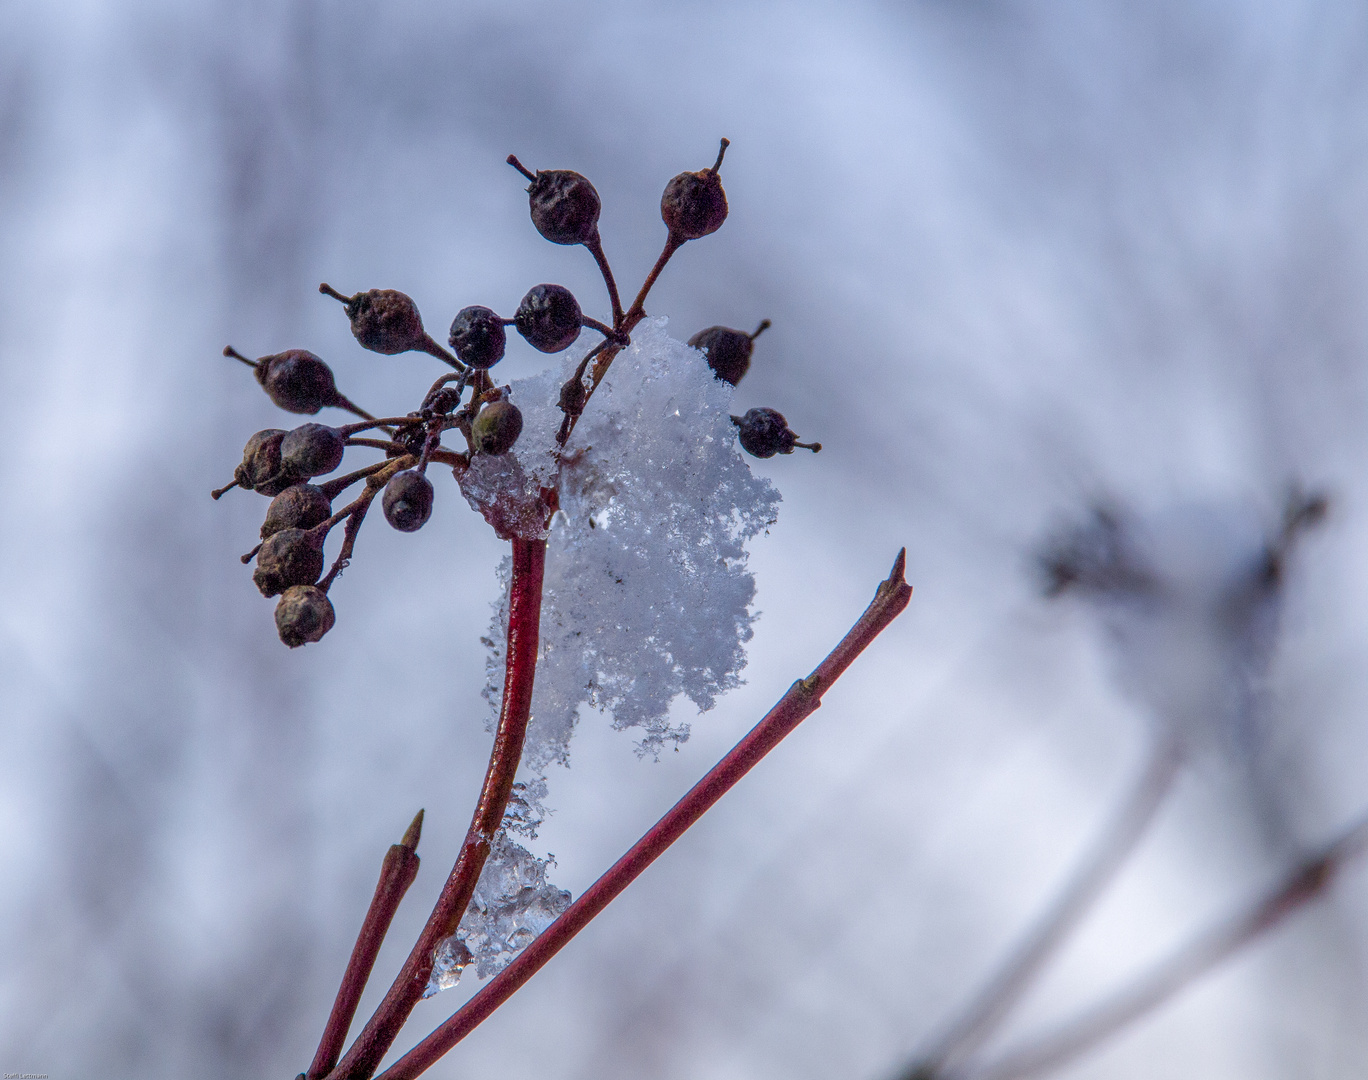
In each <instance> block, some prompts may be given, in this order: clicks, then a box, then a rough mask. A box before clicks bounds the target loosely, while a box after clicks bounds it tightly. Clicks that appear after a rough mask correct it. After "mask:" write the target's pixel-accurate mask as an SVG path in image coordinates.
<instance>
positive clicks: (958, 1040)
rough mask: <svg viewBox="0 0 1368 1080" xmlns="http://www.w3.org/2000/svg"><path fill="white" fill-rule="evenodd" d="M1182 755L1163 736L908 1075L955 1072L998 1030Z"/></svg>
mask: <svg viewBox="0 0 1368 1080" xmlns="http://www.w3.org/2000/svg"><path fill="white" fill-rule="evenodd" d="M1182 761H1183V755H1182V750H1181V747H1180V745H1179V742H1178V740H1177V739H1176V738H1174V737H1173V736H1172V735H1163V736H1160V737H1159V738H1158V741H1157V742H1156V743H1155V745H1154V747H1153V748H1152V749H1151V751H1150V753H1149V757H1148V760H1147V761H1146V763H1145V768H1144V769H1143V770H1142V772H1141V774H1140V776H1139V777H1138V778H1137V780H1136V781H1135V784H1134V786H1133V787H1132V788H1131V791H1130V793H1129V794H1128V795H1127V796H1126V799H1125V801H1124V802H1123V803H1122V805H1121V807H1120V809H1119V810H1118V811H1117V813H1116V816H1115V817H1114V818H1113V819H1112V821H1111V822H1109V823H1108V825H1107V827H1106V829H1105V830H1104V831H1103V832H1102V834H1101V836H1099V837H1098V838H1097V840H1096V841H1095V843H1094V844H1093V846H1092V847H1091V849H1089V851H1088V852H1087V853H1086V854H1085V855H1084V857H1083V859H1082V860H1081V862H1080V863H1079V864H1078V866H1077V867H1075V869H1074V871H1073V876H1072V877H1071V878H1070V879H1069V881H1068V882H1067V883H1066V884H1065V886H1064V888H1063V889H1062V890H1061V891H1060V893H1059V895H1058V896H1057V897H1056V898H1055V900H1054V903H1053V904H1052V905H1051V906H1050V907H1049V909H1048V910H1047V911H1046V912H1045V913H1044V914H1043V915H1042V916H1041V917H1040V919H1039V921H1038V922H1037V923H1036V924H1035V926H1034V927H1032V928H1031V929H1030V930H1029V931H1028V932H1027V934H1026V935H1025V937H1024V938H1023V939H1022V940H1021V942H1020V943H1019V944H1018V945H1017V947H1016V948H1015V950H1014V951H1013V952H1012V954H1011V955H1010V956H1009V957H1008V958H1007V960H1006V962H1005V963H1004V964H1003V965H1002V966H1001V968H999V969H998V971H997V972H996V974H994V975H993V977H992V978H991V979H989V981H988V983H987V985H985V986H984V987H983V988H982V990H980V991H979V993H978V995H977V997H975V998H974V999H973V1000H972V1001H971V1002H970V1003H969V1004H968V1005H967V1006H966V1007H965V1008H964V1009H963V1010H962V1011H961V1012H960V1014H959V1015H958V1016H957V1017H956V1019H955V1020H954V1021H953V1022H952V1023H951V1024H950V1025H949V1026H948V1027H947V1028H946V1029H945V1031H944V1032H943V1033H942V1034H941V1035H940V1037H939V1038H938V1039H937V1040H936V1041H935V1043H934V1044H933V1045H932V1046H931V1047H930V1048H928V1049H927V1050H926V1051H924V1052H923V1053H922V1054H921V1056H920V1058H919V1060H918V1061H917V1062H916V1063H915V1064H914V1065H913V1066H912V1067H911V1068H910V1069H909V1070H908V1071H907V1072H906V1073H905V1080H914V1078H925V1080H929V1078H931V1077H938V1076H946V1075H953V1074H954V1069H955V1066H956V1065H957V1064H959V1063H960V1062H962V1061H964V1060H965V1059H966V1058H968V1057H969V1056H970V1055H971V1054H972V1053H973V1052H974V1051H975V1050H977V1049H978V1048H979V1047H980V1046H981V1045H982V1044H983V1042H984V1041H985V1040H986V1039H987V1038H988V1037H989V1036H990V1035H992V1033H993V1032H994V1031H995V1030H997V1028H998V1027H999V1026H1000V1025H1001V1023H1002V1021H1003V1020H1004V1019H1006V1017H1007V1015H1008V1014H1009V1013H1010V1012H1011V1010H1012V1008H1013V1007H1014V1006H1015V1005H1016V1004H1017V1002H1019V1001H1020V1000H1021V998H1022V995H1024V994H1025V993H1026V991H1027V990H1028V989H1030V987H1031V986H1032V984H1033V983H1034V982H1035V980H1036V978H1037V977H1038V976H1039V974H1040V972H1041V970H1042V969H1043V968H1044V967H1045V965H1046V964H1047V963H1048V962H1049V960H1050V958H1051V957H1053V956H1054V955H1055V953H1057V952H1058V951H1059V948H1060V947H1061V946H1062V945H1063V944H1064V942H1065V941H1067V940H1068V937H1069V935H1070V934H1071V933H1072V932H1073V930H1074V929H1075V928H1076V927H1077V926H1078V924H1079V923H1080V922H1081V921H1082V919H1083V916H1084V915H1086V914H1087V912H1088V911H1089V910H1090V909H1091V908H1092V906H1093V905H1094V904H1095V903H1096V902H1097V899H1098V897H1099V896H1101V894H1102V892H1103V890H1104V889H1105V888H1106V887H1107V884H1108V883H1109V882H1110V881H1111V880H1112V879H1113V878H1114V877H1115V876H1116V874H1117V872H1118V871H1119V870H1120V869H1121V868H1122V867H1123V866H1124V865H1125V864H1126V862H1127V861H1128V860H1129V858H1130V856H1131V855H1132V854H1133V853H1134V852H1135V848H1136V845H1137V844H1138V843H1139V842H1140V840H1141V838H1142V837H1143V836H1144V835H1145V833H1146V832H1147V831H1148V829H1149V826H1150V824H1151V823H1152V822H1153V821H1154V817H1155V814H1156V813H1157V812H1158V810H1159V808H1160V807H1161V806H1162V805H1163V803H1164V800H1165V798H1166V797H1167V796H1168V794H1169V792H1170V791H1171V790H1172V789H1173V781H1174V779H1175V778H1176V777H1177V775H1178V771H1179V768H1180V767H1181V765H1182Z"/></svg>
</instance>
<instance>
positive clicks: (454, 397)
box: [428, 386, 461, 416]
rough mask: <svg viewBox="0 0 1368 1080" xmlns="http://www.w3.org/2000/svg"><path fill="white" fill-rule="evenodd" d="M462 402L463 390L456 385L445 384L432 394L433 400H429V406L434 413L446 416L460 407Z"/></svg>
mask: <svg viewBox="0 0 1368 1080" xmlns="http://www.w3.org/2000/svg"><path fill="white" fill-rule="evenodd" d="M460 404H461V391H460V390H458V389H456V387H454V386H444V387H442V388H441V389H440V390H438V391H437V393H435V394H433V395H432V400H431V401H429V402H428V408H429V409H431V410H432V411H433V412H434V413H436V414H438V415H441V416H444V415H446V414H447V413H449V412H451V411H453V410H454V409H456V408H458V407H459V406H460Z"/></svg>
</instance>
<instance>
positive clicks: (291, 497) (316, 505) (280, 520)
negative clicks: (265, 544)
mask: <svg viewBox="0 0 1368 1080" xmlns="http://www.w3.org/2000/svg"><path fill="white" fill-rule="evenodd" d="M331 516H332V503H331V502H329V501H328V497H327V496H326V495H325V494H323V489H322V488H320V487H315V486H314V485H313V484H294V485H292V486H291V487H287V488H286V489H285V490H284V491H282V492H281V493H280V494H279V495H277V496H276V497H275V498H274V499H272V500H271V505H270V506H269V507H267V508H266V520H265V521H263V522H262V523H261V538H262V539H263V540H267V539H269V538H270V537H272V536H273V535H275V534H276V533H278V532H280V530H281V529H312V528H313V527H314V526H315V525H321V524H322V523H323V522H325V521H327V520H328V518H330V517H331Z"/></svg>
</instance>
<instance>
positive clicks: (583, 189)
mask: <svg viewBox="0 0 1368 1080" xmlns="http://www.w3.org/2000/svg"><path fill="white" fill-rule="evenodd" d="M508 163H509V164H510V165H512V166H513V167H514V168H515V169H517V170H518V171H519V172H520V173H522V174H523V175H524V176H525V177H527V178H528V179H529V180H531V181H532V183H531V185H530V186H529V187H528V189H527V199H528V203H529V206H530V208H531V211H532V224H533V225H535V226H536V227H537V232H539V233H541V234H542V236H544V237H545V238H546V239H548V240H550V241H551V243H553V244H592V243H594V242H595V241H596V240H597V238H598V219H599V210H600V209H601V207H602V203H601V202H600V201H599V194H598V192H597V191H595V190H594V185H593V184H591V183H590V182H589V181H588V180H587V179H585V178H584V177H583V176H581V175H580V174H579V173H577V172H572V171H571V170H569V169H546V170H541V169H538V170H537V172H536V174H535V175H534V174H533V173H530V172H528V170H527V169H525V168H523V166H522V163H521V162H519V161H518V159H517V158H516V157H514V156H513V155H512V154H509V155H508Z"/></svg>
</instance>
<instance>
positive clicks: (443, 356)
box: [417, 331, 466, 372]
mask: <svg viewBox="0 0 1368 1080" xmlns="http://www.w3.org/2000/svg"><path fill="white" fill-rule="evenodd" d="M417 351H418V352H425V353H427V354H428V355H429V356H435V357H436V358H437V359H438V360H440V361H441V362H442V363H444V364H449V365H450V366H451V367H452V368H454V369H455V370H456V371H457V372H462V371H464V370H465V369H466V366H465V365H464V364H463V363H461V362H460V361H459V360H457V359H456V357H455V356H453V355H452V354H451V353H449V352H447V351H446V349H444V348H442V346H440V345H438V344H437V342H436V341H435V340H434V339H433V337H432V335H431V334H429V333H427V332H426V331H424V332H423V340H422V341H421V342H420V343H419V344H418V345H417Z"/></svg>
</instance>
